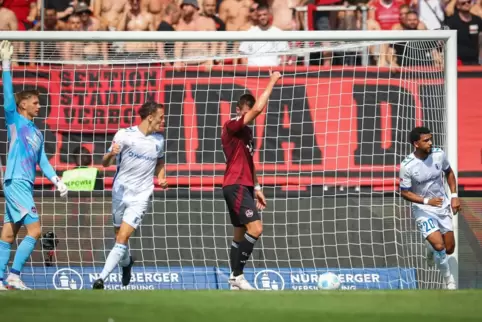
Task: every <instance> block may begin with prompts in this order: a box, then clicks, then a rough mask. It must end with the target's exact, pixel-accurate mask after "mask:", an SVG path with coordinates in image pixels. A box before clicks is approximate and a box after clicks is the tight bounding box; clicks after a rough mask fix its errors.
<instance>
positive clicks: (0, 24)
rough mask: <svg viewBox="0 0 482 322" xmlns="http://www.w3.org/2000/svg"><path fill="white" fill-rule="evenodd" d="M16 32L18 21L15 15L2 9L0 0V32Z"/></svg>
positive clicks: (1, 0) (8, 10)
mask: <svg viewBox="0 0 482 322" xmlns="http://www.w3.org/2000/svg"><path fill="white" fill-rule="evenodd" d="M13 30H18V21H17V17H16V16H15V13H14V12H13V11H12V10H10V9H7V8H5V7H3V0H0V31H13Z"/></svg>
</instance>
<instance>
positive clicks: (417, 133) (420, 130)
mask: <svg viewBox="0 0 482 322" xmlns="http://www.w3.org/2000/svg"><path fill="white" fill-rule="evenodd" d="M423 134H432V131H430V129H429V128H428V127H425V126H419V127H416V128H414V129H413V130H412V131H410V143H411V144H414V143H415V142H417V141H418V140H420V137H421V136H422V135H423Z"/></svg>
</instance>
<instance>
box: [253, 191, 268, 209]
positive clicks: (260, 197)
mask: <svg viewBox="0 0 482 322" xmlns="http://www.w3.org/2000/svg"><path fill="white" fill-rule="evenodd" d="M255 195H256V208H258V209H259V210H264V208H266V197H265V196H264V193H263V191H261V190H256V193H255Z"/></svg>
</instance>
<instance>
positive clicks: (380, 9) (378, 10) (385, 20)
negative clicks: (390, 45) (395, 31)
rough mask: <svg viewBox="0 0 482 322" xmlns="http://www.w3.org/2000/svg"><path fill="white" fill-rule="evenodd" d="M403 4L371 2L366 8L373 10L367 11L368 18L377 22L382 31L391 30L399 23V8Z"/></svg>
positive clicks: (388, 0) (381, 0)
mask: <svg viewBox="0 0 482 322" xmlns="http://www.w3.org/2000/svg"><path fill="white" fill-rule="evenodd" d="M404 4H405V2H404V1H403V0H372V1H370V2H369V3H368V6H369V7H372V8H375V10H370V11H369V17H370V19H375V20H376V21H378V23H379V24H380V27H381V28H382V30H391V29H392V28H393V26H394V25H396V24H398V23H399V19H400V7H401V6H402V5H404Z"/></svg>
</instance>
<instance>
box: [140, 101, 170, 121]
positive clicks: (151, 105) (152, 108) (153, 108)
mask: <svg viewBox="0 0 482 322" xmlns="http://www.w3.org/2000/svg"><path fill="white" fill-rule="evenodd" d="M160 108H164V105H162V104H158V103H155V102H146V103H144V104H142V106H141V108H140V109H139V116H140V117H141V120H145V119H146V118H147V117H148V116H149V115H152V114H154V113H156V112H157V110H158V109H160Z"/></svg>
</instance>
